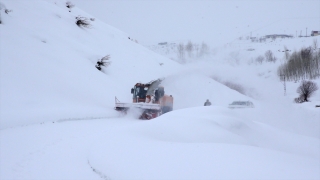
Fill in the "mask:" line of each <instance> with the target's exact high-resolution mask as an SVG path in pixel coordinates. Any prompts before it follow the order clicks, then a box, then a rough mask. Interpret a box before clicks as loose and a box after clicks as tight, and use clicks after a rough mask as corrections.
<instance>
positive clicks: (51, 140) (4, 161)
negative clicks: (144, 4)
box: [0, 0, 320, 180]
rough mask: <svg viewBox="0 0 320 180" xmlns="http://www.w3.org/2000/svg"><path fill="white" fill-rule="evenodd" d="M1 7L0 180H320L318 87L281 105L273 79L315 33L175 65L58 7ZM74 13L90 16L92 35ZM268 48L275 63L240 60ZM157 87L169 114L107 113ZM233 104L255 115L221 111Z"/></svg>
mask: <svg viewBox="0 0 320 180" xmlns="http://www.w3.org/2000/svg"><path fill="white" fill-rule="evenodd" d="M1 7H2V8H1V10H0V11H1V16H0V17H1V20H2V24H0V34H1V38H0V58H1V59H0V63H1V64H0V68H1V72H0V73H1V74H0V77H1V79H0V103H1V104H0V113H1V114H0V179H4V180H5V179H108V180H109V179H110V180H112V179H320V109H319V108H315V105H318V104H320V95H319V90H318V92H317V93H316V94H315V95H314V96H313V97H312V98H311V102H308V103H303V104H295V103H293V99H294V98H295V97H297V96H298V94H297V93H296V89H297V87H298V86H299V82H297V83H295V82H287V83H286V95H285V96H284V89H283V82H280V81H279V78H278V77H277V67H278V66H279V65H280V64H281V63H282V60H281V58H282V57H283V54H282V53H280V52H279V53H277V50H278V49H279V48H283V47H284V46H286V47H287V48H288V49H293V50H294V49H296V50H299V49H300V48H301V47H306V46H310V45H312V42H313V40H314V39H317V40H318V42H320V36H318V37H314V38H312V37H309V38H294V39H284V40H278V41H274V42H269V43H250V42H244V41H235V42H233V43H232V44H229V45H228V46H221V47H217V48H215V49H214V52H215V53H214V54H209V55H208V56H206V57H205V58H202V59H201V60H198V61H191V62H189V63H186V64H183V65H182V64H179V63H177V62H176V61H174V60H171V59H169V58H168V57H170V56H169V55H168V57H165V56H162V55H160V54H157V53H155V52H153V51H151V50H149V49H147V48H146V47H145V46H142V45H140V44H138V43H135V42H134V41H131V40H130V39H128V37H129V35H127V34H126V33H125V32H122V31H119V30H117V29H116V28H114V27H111V26H109V25H107V24H105V23H104V22H102V21H100V20H99V19H98V18H96V17H94V16H92V15H90V14H88V13H87V12H85V11H83V10H81V9H80V8H78V7H77V6H75V7H74V8H72V10H71V12H69V9H68V8H66V7H65V1H62V0H56V1H49V0H45V1H43V0H39V1H11V0H3V1H1ZM4 9H9V10H12V11H11V12H9V13H8V14H6V13H5V12H4ZM78 15H81V16H84V17H87V18H95V19H94V21H90V23H91V25H92V26H91V28H80V27H78V26H77V25H76V24H75V21H76V20H75V17H76V16H78ZM252 47H254V48H255V51H247V49H248V48H252ZM267 50H272V51H273V52H274V53H275V56H276V57H277V58H278V61H277V62H276V63H263V64H254V63H250V62H251V60H252V58H255V57H257V56H259V55H263V54H264V52H265V51H267ZM108 54H109V55H110V57H111V58H110V61H111V64H110V66H108V67H106V68H103V71H102V72H101V71H98V70H97V69H96V68H95V64H96V62H97V60H98V59H99V58H102V57H104V56H106V55H108ZM171 55H172V54H171ZM235 59H236V60H235ZM157 78H164V81H163V82H162V85H163V86H164V87H165V92H166V94H170V95H172V96H173V97H174V111H172V112H170V113H166V114H164V115H162V116H160V117H158V118H155V119H152V120H150V121H146V120H139V119H137V118H136V116H137V114H136V113H135V112H130V113H128V114H127V115H126V116H123V115H120V114H119V113H118V112H116V111H114V109H113V108H114V100H115V96H116V97H117V98H118V99H119V100H120V101H123V102H130V101H131V94H130V89H131V88H132V87H133V86H134V84H135V83H137V82H142V83H147V82H149V81H151V80H154V79H157ZM224 81H230V82H233V83H236V84H239V85H241V86H242V87H243V88H244V90H245V93H244V94H240V93H239V92H237V91H235V90H232V89H230V88H228V87H227V86H225V85H223V83H221V82H224ZM313 81H314V82H316V83H317V84H318V86H320V80H319V79H316V80H313ZM206 99H209V100H210V101H211V102H212V106H209V107H204V106H203V103H204V102H205V100H206ZM235 100H250V101H252V102H253V103H254V105H255V108H248V109H229V108H228V104H230V103H231V102H232V101H235Z"/></svg>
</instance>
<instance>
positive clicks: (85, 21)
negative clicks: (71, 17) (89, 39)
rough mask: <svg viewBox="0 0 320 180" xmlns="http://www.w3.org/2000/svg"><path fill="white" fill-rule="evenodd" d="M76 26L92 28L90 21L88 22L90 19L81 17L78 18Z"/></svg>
mask: <svg viewBox="0 0 320 180" xmlns="http://www.w3.org/2000/svg"><path fill="white" fill-rule="evenodd" d="M76 20H77V21H76V24H77V25H78V26H79V27H86V28H89V27H90V26H91V24H90V21H89V20H88V18H86V17H81V16H78V17H76Z"/></svg>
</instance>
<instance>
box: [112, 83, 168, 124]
mask: <svg viewBox="0 0 320 180" xmlns="http://www.w3.org/2000/svg"><path fill="white" fill-rule="evenodd" d="M161 81H162V80H161V79H157V80H153V81H150V82H149V83H146V84H142V83H136V84H135V85H134V87H133V88H132V89H131V94H132V103H122V102H120V101H119V100H118V99H117V97H115V108H114V109H115V110H117V111H120V112H122V113H124V114H126V113H127V111H128V110H129V109H130V108H136V109H139V110H140V112H141V115H140V117H139V119H147V120H149V119H153V118H156V117H158V116H160V115H162V114H164V113H167V112H170V111H172V109H173V97H172V95H166V94H165V91H164V87H163V86H160V84H161Z"/></svg>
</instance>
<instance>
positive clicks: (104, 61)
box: [96, 55, 111, 71]
mask: <svg viewBox="0 0 320 180" xmlns="http://www.w3.org/2000/svg"><path fill="white" fill-rule="evenodd" d="M109 60H110V55H106V56H104V57H102V58H101V59H99V60H98V61H97V64H96V68H97V69H98V70H99V71H101V69H102V68H101V66H105V67H107V66H109V65H110V64H111V62H110V61H109Z"/></svg>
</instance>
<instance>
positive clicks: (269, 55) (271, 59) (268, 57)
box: [264, 50, 277, 62]
mask: <svg viewBox="0 0 320 180" xmlns="http://www.w3.org/2000/svg"><path fill="white" fill-rule="evenodd" d="M264 56H265V57H266V60H267V61H268V62H276V61H277V58H276V57H275V56H274V55H273V53H272V51H270V50H268V51H266V52H265V54H264Z"/></svg>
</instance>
